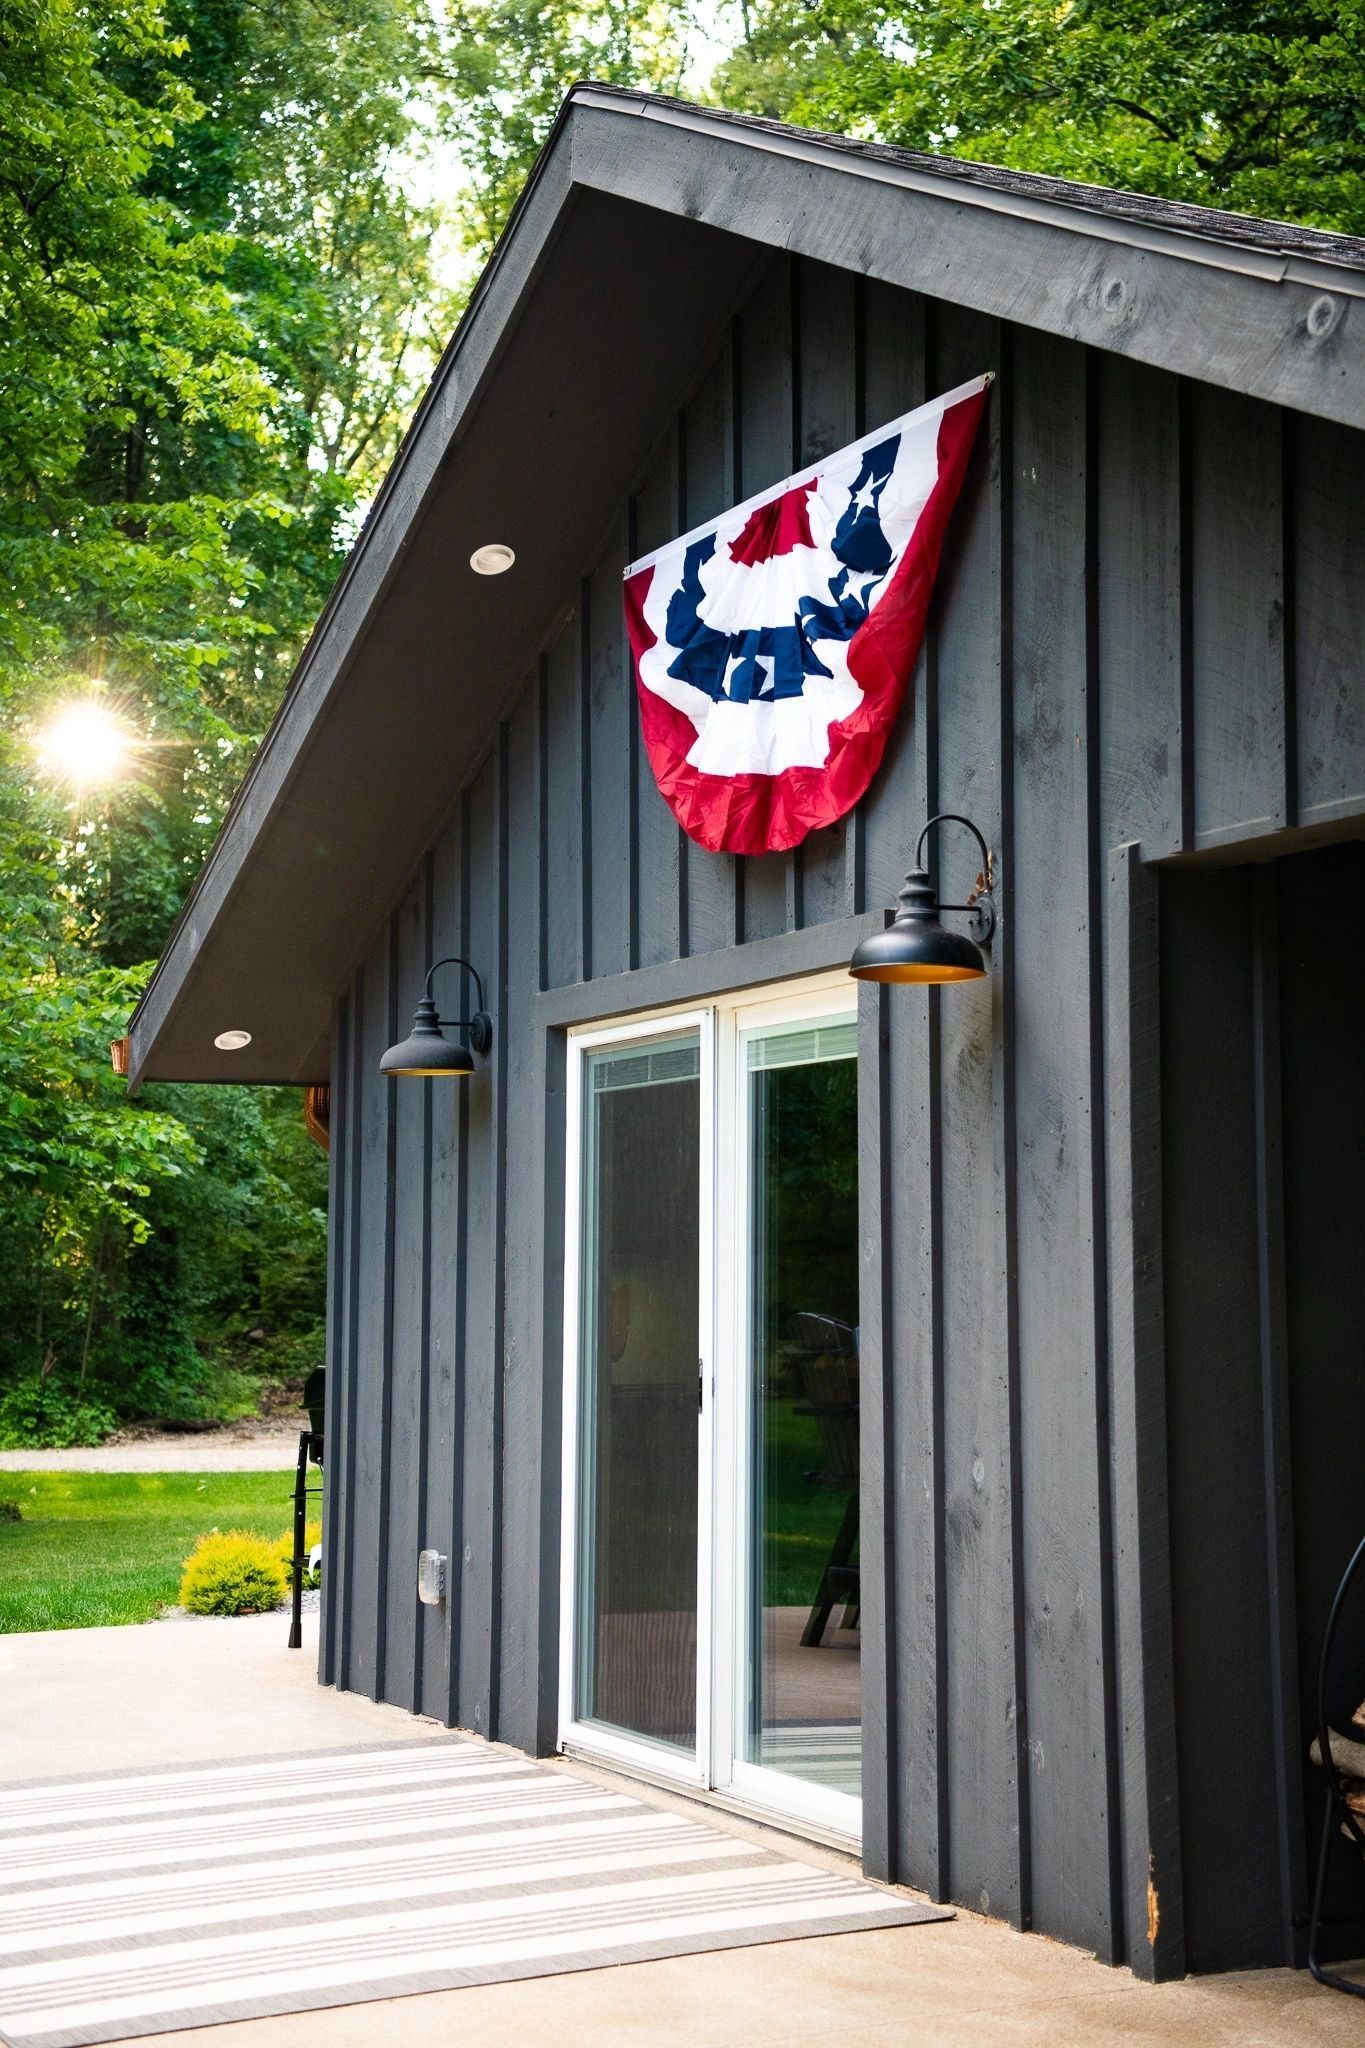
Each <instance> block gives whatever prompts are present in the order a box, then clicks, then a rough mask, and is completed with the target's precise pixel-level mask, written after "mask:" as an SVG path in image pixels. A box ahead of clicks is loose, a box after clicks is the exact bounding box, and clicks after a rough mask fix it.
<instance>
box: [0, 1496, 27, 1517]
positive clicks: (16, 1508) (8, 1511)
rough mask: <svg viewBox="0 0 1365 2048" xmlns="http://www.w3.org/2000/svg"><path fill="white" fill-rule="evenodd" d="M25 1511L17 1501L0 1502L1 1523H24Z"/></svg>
mask: <svg viewBox="0 0 1365 2048" xmlns="http://www.w3.org/2000/svg"><path fill="white" fill-rule="evenodd" d="M23 1519H24V1511H23V1509H22V1508H21V1507H20V1505H19V1503H18V1501H17V1500H0V1522H22V1521H23Z"/></svg>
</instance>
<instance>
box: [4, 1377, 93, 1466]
mask: <svg viewBox="0 0 1365 2048" xmlns="http://www.w3.org/2000/svg"><path fill="white" fill-rule="evenodd" d="M116 1420H117V1418H116V1417H115V1415H114V1412H113V1410H112V1409H111V1408H110V1407H109V1405H108V1403H107V1402H105V1401H101V1400H99V1399H98V1398H96V1397H93V1396H91V1395H89V1394H86V1393H83V1392H82V1391H81V1389H80V1388H79V1387H70V1386H67V1385H65V1384H64V1383H63V1382H62V1381H61V1380H58V1379H55V1378H54V1377H53V1376H52V1375H51V1374H48V1375H46V1376H44V1375H43V1374H41V1373H31V1374H30V1375H29V1376H28V1378H27V1379H22V1380H16V1381H14V1382H12V1383H11V1384H10V1385H9V1386H7V1387H4V1388H3V1389H0V1451H17V1450H28V1449H35V1450H52V1451H69V1450H71V1449H72V1448H73V1446H75V1445H77V1444H99V1443H103V1441H104V1439H105V1438H106V1437H107V1436H108V1434H109V1432H110V1430H111V1429H113V1427H114V1424H115V1421H116Z"/></svg>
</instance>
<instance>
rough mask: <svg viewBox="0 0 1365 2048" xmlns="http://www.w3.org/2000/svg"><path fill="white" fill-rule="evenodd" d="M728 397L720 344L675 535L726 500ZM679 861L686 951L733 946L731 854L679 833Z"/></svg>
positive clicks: (692, 431)
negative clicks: (682, 871)
mask: <svg viewBox="0 0 1365 2048" xmlns="http://www.w3.org/2000/svg"><path fill="white" fill-rule="evenodd" d="M731 395H732V394H731V377H730V361H729V350H728V347H727V346H726V345H725V344H722V346H721V347H720V349H719V350H718V351H717V352H716V354H715V355H714V356H713V358H712V360H711V363H710V365H709V366H708V368H707V370H706V371H705V373H704V375H703V376H702V379H701V382H700V383H699V384H698V386H697V388H696V390H695V391H694V392H693V394H692V396H691V398H690V399H689V400H688V402H687V406H686V409H685V411H684V415H683V425H682V430H681V445H683V446H685V448H686V451H687V462H686V469H685V472H684V473H683V474H682V475H681V476H680V479H679V483H680V488H679V503H678V531H679V532H680V533H687V532H690V530H691V529H692V528H693V527H694V526H700V525H702V524H703V522H704V521H706V520H708V519H714V518H716V517H717V516H718V515H719V514H720V513H722V512H723V511H724V510H725V509H726V507H727V505H728V504H729V503H730V481H731V475H732V471H733V467H734V460H733V454H732V450H731ZM681 859H682V861H683V863H684V866H685V870H686V901H687V951H688V952H689V953H709V952H712V951H714V949H715V948H716V947H717V946H728V945H731V944H733V942H734V936H735V868H736V864H737V857H736V856H735V855H734V854H730V853H708V852H707V850H706V848H705V847H704V846H698V845H697V844H696V843H695V842H694V841H693V840H690V839H688V838H687V836H686V835H685V834H684V836H683V840H682V845H681Z"/></svg>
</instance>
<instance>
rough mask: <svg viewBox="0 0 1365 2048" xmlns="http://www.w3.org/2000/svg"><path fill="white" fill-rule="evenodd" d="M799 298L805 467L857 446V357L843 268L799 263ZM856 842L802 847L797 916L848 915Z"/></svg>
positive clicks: (800, 462) (822, 840)
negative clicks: (799, 896) (837, 451)
mask: <svg viewBox="0 0 1365 2048" xmlns="http://www.w3.org/2000/svg"><path fill="white" fill-rule="evenodd" d="M800 277H801V285H800V290H799V292H798V294H797V298H796V317H797V319H798V321H799V324H800V340H799V344H798V348H797V362H798V364H799V366H800V382H799V384H798V387H797V389H796V392H795V403H796V435H795V446H794V448H793V451H792V467H793V468H794V469H803V468H804V467H805V465H806V464H807V463H808V462H818V461H819V460H820V459H821V457H822V456H825V455H831V454H833V453H834V451H835V450H836V449H838V448H844V447H846V446H847V445H848V443H849V442H850V441H852V440H854V439H855V438H856V436H857V431H858V420H857V399H858V387H859V376H858V368H857V357H856V351H855V346H854V343H855V329H856V322H855V299H856V294H855V289H854V279H853V277H852V275H851V273H850V272H849V271H847V270H836V269H833V268H832V267H831V266H830V265H829V264H826V263H802V264H801V265H800ZM855 847H856V839H855V834H854V831H853V820H852V818H851V817H846V818H841V819H839V821H838V822H837V823H836V824H834V825H831V826H829V827H828V828H827V829H826V830H825V831H823V832H813V833H811V834H810V836H809V837H808V838H807V839H806V840H804V841H803V843H802V846H801V849H800V852H801V867H802V917H803V921H804V922H805V923H806V924H823V923H824V922H825V921H826V920H827V919H829V918H833V917H850V916H851V915H852V913H853V907H854V906H853V896H854V876H855V869H854V855H855Z"/></svg>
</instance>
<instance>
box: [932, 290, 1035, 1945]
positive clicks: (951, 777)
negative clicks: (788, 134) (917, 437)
mask: <svg viewBox="0 0 1365 2048" xmlns="http://www.w3.org/2000/svg"><path fill="white" fill-rule="evenodd" d="M1001 356H1002V337H1001V332H1000V328H999V325H998V323H996V322H995V321H991V320H986V319H983V318H981V317H979V316H976V315H973V314H970V313H967V312H963V311H960V310H958V309H956V308H949V307H944V308H942V309H941V311H940V315H939V321H938V335H937V363H938V371H939V376H940V379H941V381H942V383H943V384H944V385H945V386H948V387H951V386H952V385H954V384H956V383H959V382H961V381H963V380H964V379H965V378H967V377H968V376H971V375H973V374H975V373H977V372H979V371H982V370H988V369H997V370H998V369H999V368H1000V367H1001ZM1010 388H1011V387H1010V381H1009V379H1008V378H1006V377H1001V378H1000V379H999V380H998V381H997V384H996V387H995V390H994V392H993V394H992V402H991V408H990V412H989V414H988V417H987V421H986V423H985V424H984V426H983V430H982V433H981V435H980V436H979V439H978V444H977V449H976V452H975V455H974V458H973V462H972V466H971V469H970V471H969V473H968V476H967V480H966V484H965V486H964V489H963V493H962V498H961V500H960V502H959V504H958V507H957V512H956V516H955V519H954V522H953V525H952V527H951V528H950V530H949V534H948V539H947V545H946V547H945V550H944V558H943V567H942V570H941V571H940V576H941V594H940V633H939V643H938V658H939V776H940V790H939V795H940V801H941V802H942V803H943V804H944V805H945V806H946V807H948V808H949V809H951V810H954V811H964V812H965V813H966V814H967V815H968V816H970V817H973V818H974V819H975V820H976V822H977V824H978V825H979V826H980V828H981V830H982V831H983V832H984V833H985V835H986V838H987V841H988V843H989V844H991V845H992V846H994V847H995V848H996V849H997V851H998V852H999V853H1000V855H1001V861H1002V874H1003V889H1004V892H1005V914H1004V920H1003V927H1004V928H1003V929H1002V934H1001V937H1000V939H998V940H997V943H996V947H995V957H994V965H993V969H992V972H991V974H990V975H989V976H988V977H987V979H986V980H985V981H982V982H979V983H968V984H964V985H963V986H962V987H960V988H955V989H953V990H951V991H950V992H949V994H948V995H947V996H945V997H944V998H943V1000H942V1003H941V1017H942V1029H943V1042H942V1074H941V1083H942V1090H941V1097H940V1116H941V1126H942V1138H943V1175H942V1199H941V1213H942V1218H943V1346H944V1376H945V1389H946V1391H945V1413H944V1457H945V1474H944V1483H945V1515H946V1543H947V1555H946V1580H947V1601H948V1631H949V1647H950V1655H949V1660H948V1672H947V1680H948V1682H947V1686H946V1697H945V1698H944V1700H943V1701H942V1702H941V1703H940V1711H941V1712H944V1713H946V1715H947V1717H948V1723H949V1727H950V1730H951V1735H950V1744H949V1753H948V1764H949V1788H948V1793H949V1802H950V1816H951V1825H952V1837H951V1842H950V1847H949V1853H950V1859H951V1869H952V1888H953V1896H954V1897H955V1898H957V1899H960V1900H961V1901H962V1902H963V1903H964V1904H966V1903H970V1904H971V1905H972V1906H974V1907H977V1908H979V1909H980V1910H981V1911H983V1912H991V1913H995V1914H998V1915H1000V1916H1002V1917H1003V1918H1006V1919H1009V1920H1011V1921H1014V1922H1015V1923H1016V1924H1027V1920H1028V1888H1027V1868H1026V1859H1027V1839H1028V1838H1027V1812H1026V1808H1027V1782H1026V1780H1025V1778H1024V1776H1023V1774H1022V1772H1021V1759H1020V1750H1021V1746H1022V1743H1023V1741H1024V1740H1025V1739H1026V1720H1025V1701H1024V1699H1023V1697H1022V1691H1021V1683H1020V1681H1021V1676H1022V1674H1021V1670H1020V1659H1019V1658H1018V1656H1017V1654H1016V1652H1017V1647H1018V1646H1017V1641H1016V1637H1017V1628H1018V1616H1017V1593H1018V1588H1017V1587H1016V1579H1015V1575H1016V1570H1017V1568H1018V1563H1019V1560H1018V1557H1017V1544H1016V1534H1015V1521H1016V1516H1017V1514H1018V1512H1019V1506H1020V1503H1019V1484H1018V1473H1017V1470H1016V1446H1015V1440H1014V1427H1013V1423H1014V1409H1015V1385H1014V1363H1015V1361H1014V1357H1013V1337H1012V1330H1011V1306H1010V1290H1011V1286H1012V1282H1013V1277H1014V1276H1013V1272H1012V1269H1011V1245H1010V1241H1009V1209H1010V1205H1011V1203H1012V1201H1013V1190H1012V1188H1011V1186H1010V1173H1011V1161H1010V1158H1009V1156H1008V1128H1007V1117H1008V1108H1009V1105H1008V1102H1007V1100H1006V1094H1007V1081H1006V1073H1005V1062H1006V1060H1007V1058H1009V1057H1011V1053H1012V1048H1011V1047H1010V1044H1009V1016H1008V1010H1007V1002H1006V990H1007V985H1008V978H1009V972H1010V949H1009V942H1008V919H1009V917H1010V915H1011V914H1012V913H1011V911H1010V908H1009V895H1008V892H1009V888H1010V879H1009V878H1010V876H1011V874H1012V872H1013V868H1012V861H1011V848H1010V845H1009V838H1008V832H1009V810H1008V806H1009V789H1008V783H1007V776H1006V774H1005V773H1004V772H1002V769H1003V768H1004V767H1005V765H1006V763H1005V762H1004V760H1003V757H1002V748H1001V717H1002V703H1003V702H1004V700H1005V695H1006V693H1007V691H1008V687H1009V676H1008V644H1007V642H1008V619H1009V612H1008V586H1007V578H1006V563H1005V560H1004V551H1005V550H1006V549H1007V548H1008V545H1009V537H1008V531H1007V525H1006V514H1007V488H1006V487H1005V480H1004V478H1003V477H1002V461H1004V460H1007V459H1008V458H1007V445H1006V449H1002V438H1003V437H1004V436H1005V435H1006V434H1007V428H1006V426H1005V425H1004V422H1005V421H1006V420H1007V417H1008V399H1009V393H1010ZM934 853H935V867H936V871H937V873H938V875H939V876H940V877H941V885H942V887H943V893H944V894H945V896H947V897H948V898H949V900H953V901H958V902H960V901H961V900H962V899H963V897H964V896H965V894H966V887H965V886H964V885H965V884H969V883H970V881H971V879H972V876H973V875H974V873H975V862H976V855H975V850H974V848H972V846H971V845H970V842H968V841H966V840H965V839H963V838H962V836H961V834H960V833H955V832H954V831H953V830H952V828H946V829H945V831H944V833H943V837H942V838H941V840H940V843H939V845H938V847H936V848H935V849H934Z"/></svg>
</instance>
